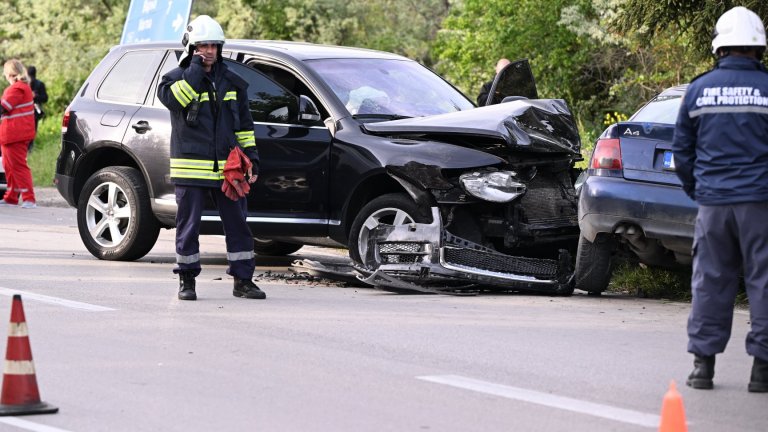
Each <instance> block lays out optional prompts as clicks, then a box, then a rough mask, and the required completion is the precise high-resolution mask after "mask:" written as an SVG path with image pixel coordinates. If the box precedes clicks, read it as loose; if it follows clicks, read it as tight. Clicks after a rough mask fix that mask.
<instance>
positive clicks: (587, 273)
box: [575, 235, 616, 296]
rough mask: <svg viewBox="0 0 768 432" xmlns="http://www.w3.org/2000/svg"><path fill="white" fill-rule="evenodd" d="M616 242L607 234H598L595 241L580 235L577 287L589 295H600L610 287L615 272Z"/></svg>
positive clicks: (577, 254) (577, 256) (577, 258)
mask: <svg viewBox="0 0 768 432" xmlns="http://www.w3.org/2000/svg"><path fill="white" fill-rule="evenodd" d="M615 249H616V242H615V240H614V239H613V238H612V237H609V236H607V235H598V236H597V237H596V238H595V242H594V243H590V242H589V240H587V239H585V238H584V237H583V236H579V246H578V249H577V251H576V273H575V281H576V284H575V288H576V289H580V290H582V291H586V292H587V294H588V295H592V296H599V295H600V293H602V292H603V291H605V290H606V289H608V283H609V282H610V281H611V274H612V273H613V252H614V250H615Z"/></svg>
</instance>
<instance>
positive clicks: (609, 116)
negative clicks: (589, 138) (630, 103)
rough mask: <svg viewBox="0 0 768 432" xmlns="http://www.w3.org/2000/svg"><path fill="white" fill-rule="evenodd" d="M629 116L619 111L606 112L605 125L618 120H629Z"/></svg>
mask: <svg viewBox="0 0 768 432" xmlns="http://www.w3.org/2000/svg"><path fill="white" fill-rule="evenodd" d="M628 118H629V117H628V116H627V115H626V114H624V113H620V112H618V111H614V112H612V113H610V112H608V113H605V117H603V126H609V125H612V124H614V123H617V122H623V121H627V119H628Z"/></svg>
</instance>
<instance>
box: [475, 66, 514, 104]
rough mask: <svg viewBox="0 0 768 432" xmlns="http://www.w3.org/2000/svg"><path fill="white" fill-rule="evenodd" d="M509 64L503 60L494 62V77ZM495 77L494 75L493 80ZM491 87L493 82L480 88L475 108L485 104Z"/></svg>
mask: <svg viewBox="0 0 768 432" xmlns="http://www.w3.org/2000/svg"><path fill="white" fill-rule="evenodd" d="M509 63H510V61H509V60H507V59H505V58H502V59H499V61H498V62H496V75H498V74H499V72H501V70H502V69H504V68H505V67H507V65H508V64H509ZM496 75H494V78H495V77H496ZM491 86H493V80H490V81H488V82H486V83H485V84H483V86H482V87H481V88H480V94H479V95H478V96H477V106H485V103H486V102H487V101H488V94H489V93H491Z"/></svg>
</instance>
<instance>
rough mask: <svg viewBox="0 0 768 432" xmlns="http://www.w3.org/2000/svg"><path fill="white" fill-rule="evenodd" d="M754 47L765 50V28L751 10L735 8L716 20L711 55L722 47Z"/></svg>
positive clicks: (740, 7)
mask: <svg viewBox="0 0 768 432" xmlns="http://www.w3.org/2000/svg"><path fill="white" fill-rule="evenodd" d="M736 46H754V47H763V48H765V26H763V22H762V21H761V20H760V17H759V16H757V14H756V13H754V12H752V11H751V10H749V9H747V8H745V7H743V6H736V7H735V8H733V9H731V10H729V11H727V12H725V13H724V14H722V15H721V16H720V18H719V19H718V20H717V24H716V25H715V32H714V38H713V39H712V53H713V54H717V50H718V49H720V48H722V47H736Z"/></svg>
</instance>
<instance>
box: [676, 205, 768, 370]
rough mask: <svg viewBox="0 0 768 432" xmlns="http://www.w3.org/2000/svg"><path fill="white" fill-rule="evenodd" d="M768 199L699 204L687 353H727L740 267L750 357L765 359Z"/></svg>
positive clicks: (767, 339) (767, 342) (767, 356)
mask: <svg viewBox="0 0 768 432" xmlns="http://www.w3.org/2000/svg"><path fill="white" fill-rule="evenodd" d="M766 222H768V202H763V203H744V204H731V205H723V206H699V213H698V215H697V216H696V228H695V234H694V240H693V277H692V279H691V291H692V294H693V302H692V305H691V306H692V308H691V315H690V316H689V318H688V352H690V353H693V354H698V355H702V356H711V355H715V354H719V353H721V352H723V351H725V346H726V345H727V344H728V339H730V336H731V327H732V324H733V305H734V301H735V298H736V294H737V293H738V289H739V273H740V271H741V270H742V269H743V272H744V283H745V285H746V291H747V297H748V298H749V312H750V315H751V322H752V328H751V330H750V332H749V333H748V334H747V339H746V348H747V353H748V354H749V355H752V356H755V357H759V358H761V359H763V360H766V361H768V229H766Z"/></svg>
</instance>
